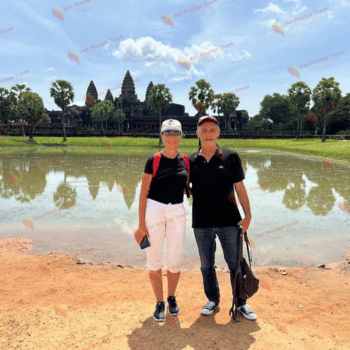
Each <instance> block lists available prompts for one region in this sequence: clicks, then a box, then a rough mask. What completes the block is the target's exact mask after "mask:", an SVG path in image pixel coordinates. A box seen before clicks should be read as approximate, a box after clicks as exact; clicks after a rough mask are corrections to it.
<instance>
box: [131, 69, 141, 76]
mask: <svg viewBox="0 0 350 350" xmlns="http://www.w3.org/2000/svg"><path fill="white" fill-rule="evenodd" d="M130 74H131V76H136V75H140V74H141V71H140V70H137V71H131V72H130Z"/></svg>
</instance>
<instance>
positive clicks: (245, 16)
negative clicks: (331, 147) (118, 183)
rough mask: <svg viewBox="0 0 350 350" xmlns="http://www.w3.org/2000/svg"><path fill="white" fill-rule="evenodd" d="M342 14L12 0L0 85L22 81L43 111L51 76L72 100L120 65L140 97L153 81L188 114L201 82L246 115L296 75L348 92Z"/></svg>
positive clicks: (336, 2)
mask: <svg viewBox="0 0 350 350" xmlns="http://www.w3.org/2000/svg"><path fill="white" fill-rule="evenodd" d="M85 1H89V0H85ZM194 8H197V9H194ZM192 9H194V10H193V11H191V10H192ZM322 9H324V11H321V10H322ZM318 11H320V12H318ZM54 14H55V16H54ZM307 14H312V16H311V17H310V18H304V16H305V15H307ZM63 15H64V17H63ZM349 15H350V1H348V0H330V1H308V2H306V1H300V0H284V1H266V2H262V1H244V2H242V1H231V0H216V1H215V2H211V1H209V0H208V1H206V2H204V1H199V0H198V1H197V0H193V1H192V0H191V1H188V0H187V1H178V0H171V1H164V0H162V1H152V0H150V1H140V0H134V1H133V0H128V1H112V0H95V1H91V2H90V3H87V2H86V3H82V2H76V3H75V2H73V1H72V0H55V1H51V0H49V1H38V0H35V1H34V0H26V1H18V0H11V1H7V2H3V3H2V6H1V21H0V55H1V62H2V64H1V66H0V81H1V80H4V79H6V78H9V77H12V76H13V79H12V80H11V81H10V82H9V81H5V82H3V83H0V86H3V87H7V88H9V87H10V86H11V85H13V84H16V83H21V84H23V83H25V84H27V86H29V87H30V88H31V89H32V90H33V91H34V92H37V93H38V94H39V95H40V96H41V97H42V98H43V100H44V104H45V107H46V108H48V109H49V110H52V109H54V110H58V109H59V108H58V107H57V106H56V105H55V104H54V102H53V99H52V98H50V95H49V88H50V86H51V83H50V82H51V81H53V80H56V79H65V80H67V81H69V82H70V83H71V84H72V85H73V88H74V93H75V99H74V103H73V104H77V105H79V106H82V105H84V95H85V93H86V89H87V87H88V85H89V82H90V80H93V81H94V83H95V85H96V88H97V90H98V92H99V93H101V95H100V98H101V99H104V96H105V93H106V91H107V89H108V88H115V90H113V92H112V94H113V96H114V97H117V96H119V94H120V87H119V86H120V85H121V83H122V80H123V78H124V75H125V73H126V71H127V70H129V71H130V72H131V75H132V77H133V79H134V80H137V79H138V81H137V82H136V83H135V88H136V93H137V95H138V98H139V99H140V100H141V101H144V98H145V93H146V88H147V86H148V84H149V82H150V81H151V80H152V81H153V83H154V84H165V85H166V87H168V88H170V92H171V93H172V96H173V102H174V103H180V104H183V105H185V111H186V112H188V113H189V115H191V116H193V115H194V114H195V113H196V112H197V111H196V110H195V108H194V107H193V106H192V105H191V103H190V101H189V100H188V93H189V90H190V87H191V86H194V84H195V82H196V81H197V80H199V79H205V80H207V81H208V82H209V83H210V84H211V85H212V87H213V89H214V91H215V93H224V92H235V93H236V94H237V95H239V98H240V104H239V106H238V109H246V110H248V112H249V115H250V116H251V117H252V116H254V115H255V114H257V113H258V112H259V109H260V102H261V100H262V99H263V97H264V96H265V95H266V94H273V93H274V92H279V93H283V94H284V93H286V92H287V89H288V88H289V87H290V86H291V84H293V83H295V82H297V81H304V82H306V83H307V84H308V85H309V87H310V88H311V89H313V88H314V87H315V86H316V85H317V83H318V82H319V81H320V80H321V79H322V78H323V77H326V78H329V77H334V78H335V80H336V81H338V82H339V83H340V89H341V90H342V92H343V95H345V93H347V92H350V88H349V87H350V86H349V85H350V82H349V77H350V69H349V51H350V40H349V29H348V28H349V27H350V25H349V22H350V19H349V18H350V16H349ZM162 17H163V19H162ZM62 19H63V20H62ZM276 21H277V22H278V23H277V22H276ZM275 23H277V24H276V27H277V28H279V29H278V30H276V31H274V30H273V28H272V25H273V24H275ZM8 29H10V30H9V31H7V32H5V31H6V30H8ZM282 33H283V34H284V35H282ZM121 36H122V37H121ZM99 44H102V46H99V47H97V46H98V45H99ZM230 44H231V45H230ZM225 45H226V47H225ZM91 46H95V48H94V47H91ZM86 48H88V50H87V51H85V52H84V51H83V50H86ZM102 49H105V51H104V52H102V51H101V50H102ZM71 50H74V52H75V53H76V54H74V52H72V51H71ZM68 52H72V55H71V57H73V60H72V59H70V58H69V57H68ZM336 53H339V54H338V55H335V56H333V57H331V54H332V55H334V54H336ZM201 54H202V55H201ZM78 56H79V58H78ZM196 56H198V58H195V57H196ZM327 57H328V58H327ZM322 58H324V59H325V61H323V62H318V63H312V64H311V61H313V62H315V61H317V60H319V59H322ZM79 60H80V64H78V62H79ZM182 62H183V63H182ZM307 63H308V64H309V66H306V67H303V68H302V66H304V65H306V64H307ZM288 67H289V68H291V71H292V72H294V73H293V75H292V74H290V73H289V71H288ZM294 67H296V68H298V70H299V73H298V72H296V71H295V70H294ZM21 73H22V74H23V75H22V76H20V74H21ZM16 74H17V75H18V76H16ZM298 74H300V80H299V79H298V77H297V76H296V75H298ZM8 84H10V85H8ZM244 87H246V89H245V90H242V91H237V90H236V89H242V88H244ZM209 112H210V111H209Z"/></svg>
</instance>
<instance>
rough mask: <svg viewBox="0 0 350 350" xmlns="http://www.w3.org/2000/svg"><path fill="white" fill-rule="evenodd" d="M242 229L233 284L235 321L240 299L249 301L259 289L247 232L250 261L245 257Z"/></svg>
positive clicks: (232, 309) (232, 310) (246, 239)
mask: <svg viewBox="0 0 350 350" xmlns="http://www.w3.org/2000/svg"><path fill="white" fill-rule="evenodd" d="M241 233H242V228H240V233H239V253H238V263H237V267H236V271H235V275H234V278H233V280H231V284H232V293H233V301H232V307H231V309H230V312H229V315H231V313H233V315H232V316H233V319H234V320H236V318H237V308H238V298H241V299H248V298H251V297H252V296H253V295H254V294H255V293H256V292H257V291H258V289H259V279H257V278H256V277H255V276H254V274H253V272H252V269H251V262H252V258H251V254H250V253H249V249H248V244H249V245H250V242H249V239H248V236H247V232H245V233H244V240H245V243H246V246H247V252H248V260H249V266H248V264H247V261H246V260H245V258H244V257H243V237H242V236H241Z"/></svg>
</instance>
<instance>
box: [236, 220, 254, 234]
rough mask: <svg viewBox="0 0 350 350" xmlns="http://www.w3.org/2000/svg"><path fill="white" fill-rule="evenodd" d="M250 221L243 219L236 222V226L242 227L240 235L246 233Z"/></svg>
mask: <svg viewBox="0 0 350 350" xmlns="http://www.w3.org/2000/svg"><path fill="white" fill-rule="evenodd" d="M250 221H251V218H244V219H243V220H241V221H239V222H238V226H239V225H241V226H242V227H243V228H242V234H244V232H247V230H248V228H249V225H250ZM241 236H242V235H241Z"/></svg>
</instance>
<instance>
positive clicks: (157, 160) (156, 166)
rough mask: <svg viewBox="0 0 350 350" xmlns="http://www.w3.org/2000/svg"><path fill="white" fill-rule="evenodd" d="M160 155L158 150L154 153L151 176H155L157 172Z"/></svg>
mask: <svg viewBox="0 0 350 350" xmlns="http://www.w3.org/2000/svg"><path fill="white" fill-rule="evenodd" d="M160 157H161V153H160V152H157V153H154V157H153V173H152V178H153V177H155V176H156V174H157V170H158V167H159V162H160Z"/></svg>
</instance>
